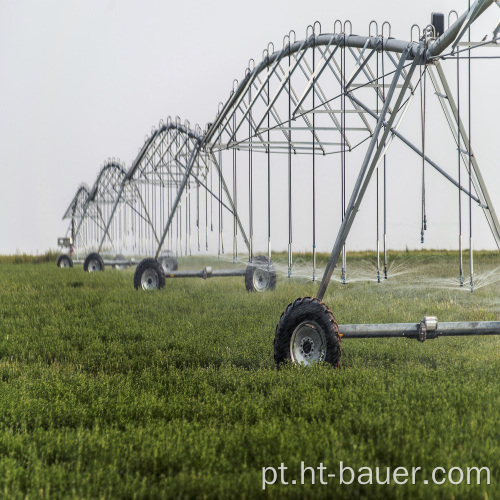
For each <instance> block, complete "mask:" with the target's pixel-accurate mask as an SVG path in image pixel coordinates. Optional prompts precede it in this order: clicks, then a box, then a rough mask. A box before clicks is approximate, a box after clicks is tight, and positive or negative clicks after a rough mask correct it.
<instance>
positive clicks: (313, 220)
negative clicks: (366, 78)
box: [312, 31, 316, 281]
mask: <svg viewBox="0 0 500 500" xmlns="http://www.w3.org/2000/svg"><path fill="white" fill-rule="evenodd" d="M313 36H314V43H313V48H312V78H313V81H312V109H313V110H314V108H315V99H314V97H315V96H314V95H315V93H316V87H315V78H314V71H315V68H316V62H315V51H316V35H315V33H314V31H313ZM315 126H316V114H315V113H314V111H313V113H312V225H313V227H312V237H313V241H312V252H313V275H312V280H313V281H316V161H315V160H316V135H315V130H316V128H315Z"/></svg>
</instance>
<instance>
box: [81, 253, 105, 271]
mask: <svg viewBox="0 0 500 500" xmlns="http://www.w3.org/2000/svg"><path fill="white" fill-rule="evenodd" d="M94 259H96V260H98V261H99V265H100V266H101V271H104V261H103V260H102V257H101V256H100V255H99V254H98V253H95V252H93V253H89V254H88V255H87V257H86V258H85V261H84V263H83V270H84V271H85V272H86V273H88V272H89V264H90V261H91V260H94Z"/></svg>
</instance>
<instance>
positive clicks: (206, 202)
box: [204, 158, 213, 252]
mask: <svg viewBox="0 0 500 500" xmlns="http://www.w3.org/2000/svg"><path fill="white" fill-rule="evenodd" d="M207 162H209V160H208V158H207ZM208 164H209V167H207V166H206V167H205V178H206V179H207V180H208V176H207V174H208V171H207V169H208V168H209V169H210V193H213V187H212V162H209V163H208ZM204 191H205V250H206V251H207V252H208V191H207V190H206V189H204ZM212 199H213V195H210V203H212ZM210 217H212V212H211V209H210ZM212 231H213V226H212Z"/></svg>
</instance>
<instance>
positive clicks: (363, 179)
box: [316, 45, 424, 300]
mask: <svg viewBox="0 0 500 500" xmlns="http://www.w3.org/2000/svg"><path fill="white" fill-rule="evenodd" d="M423 50H424V49H423V45H422V46H421V47H420V48H419V51H418V54H417V56H416V57H415V58H414V60H413V63H412V65H411V68H410V71H409V72H408V75H407V76H406V78H405V80H404V83H403V87H402V88H401V90H400V92H399V96H398V98H397V100H396V105H395V106H394V110H398V109H399V108H400V106H401V103H402V101H403V98H404V96H405V93H406V91H407V89H408V86H409V83H410V80H411V78H412V76H413V73H414V71H415V68H416V67H417V64H419V63H420V62H421V58H422V53H423ZM409 53H410V45H408V46H407V48H406V49H405V51H404V52H403V54H402V55H401V59H400V60H399V64H398V67H397V69H396V72H395V73H394V76H393V79H392V82H391V86H390V87H389V91H388V93H387V97H386V100H385V103H384V106H383V108H382V111H381V113H380V116H379V119H378V121H377V125H376V127H375V130H374V133H373V136H372V138H371V141H370V144H369V146H368V150H367V152H366V155H365V159H364V161H363V165H362V166H361V170H360V172H359V175H358V179H357V181H356V185H355V186H354V189H353V191H352V195H351V199H350V201H349V205H348V207H347V210H346V214H345V217H344V221H343V222H342V224H341V226H340V229H339V232H338V235H337V239H336V241H335V245H334V247H333V249H332V253H331V255H330V259H329V260H328V264H327V266H326V269H325V273H324V275H323V279H322V280H321V284H320V286H319V289H318V293H317V295H316V297H317V299H318V300H322V299H323V296H324V295H325V292H326V289H327V287H328V284H329V282H330V279H331V277H332V274H333V271H334V270H335V266H336V265H337V261H338V259H339V256H340V252H341V251H342V247H343V246H344V243H345V240H346V238H347V235H348V234H349V231H350V229H351V226H352V223H353V222H354V219H355V217H356V213H357V211H358V209H359V205H360V204H361V201H362V200H363V196H364V194H365V191H366V189H367V187H368V184H369V183H370V179H371V177H372V174H373V172H374V170H375V168H376V166H377V164H378V160H379V157H380V154H381V153H382V150H383V149H384V148H385V143H386V140H387V137H388V135H389V133H390V130H391V128H392V126H393V123H394V121H395V118H396V114H397V113H396V112H393V113H392V114H391V117H390V118H389V121H388V124H387V127H385V130H384V133H383V134H382V138H381V139H380V141H379V134H380V131H381V129H382V128H383V124H384V118H385V115H386V114H387V111H388V109H389V104H390V102H391V100H392V98H393V96H394V93H395V90H396V85H397V82H398V80H399V78H400V76H401V74H402V71H403V66H404V63H405V61H406V59H407V58H408V55H409ZM377 141H379V145H378V148H377V151H376V152H375V155H374V156H373V159H371V158H372V155H373V150H374V149H375V147H376V146H377ZM370 159H371V162H370Z"/></svg>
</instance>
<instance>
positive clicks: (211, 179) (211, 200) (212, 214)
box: [207, 160, 214, 250]
mask: <svg viewBox="0 0 500 500" xmlns="http://www.w3.org/2000/svg"><path fill="white" fill-rule="evenodd" d="M207 161H208V160H207ZM209 165H210V192H211V193H213V192H214V188H213V171H214V168H213V165H212V161H211V160H210V163H209ZM207 196H208V194H207ZM207 213H208V211H207ZM207 225H208V223H207ZM210 231H211V232H212V233H213V231H214V197H213V196H210ZM207 250H208V240H207Z"/></svg>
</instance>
